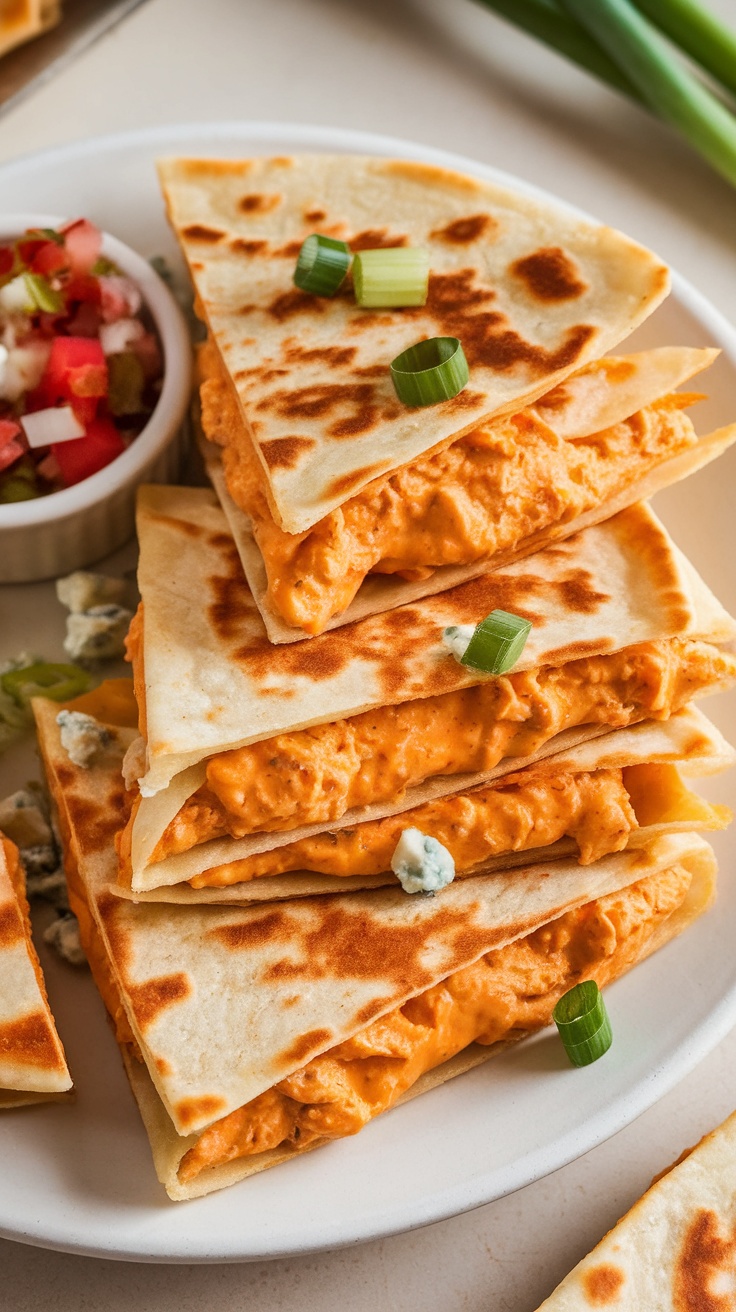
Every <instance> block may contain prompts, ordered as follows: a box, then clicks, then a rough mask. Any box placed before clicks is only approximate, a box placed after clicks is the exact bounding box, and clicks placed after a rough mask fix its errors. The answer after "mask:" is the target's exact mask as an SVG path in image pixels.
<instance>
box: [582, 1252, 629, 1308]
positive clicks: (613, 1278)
mask: <svg viewBox="0 0 736 1312" xmlns="http://www.w3.org/2000/svg"><path fill="white" fill-rule="evenodd" d="M624 1280H625V1276H624V1273H623V1271H622V1270H621V1269H620V1268H619V1267H617V1266H613V1265H612V1264H611V1263H610V1262H602V1263H601V1265H600V1266H592V1267H590V1268H589V1269H588V1270H587V1271H586V1272H584V1274H583V1289H584V1291H585V1295H586V1297H587V1299H588V1302H589V1303H590V1304H592V1306H593V1307H606V1306H607V1305H608V1304H609V1303H614V1302H615V1301H616V1299H617V1298H618V1295H619V1292H620V1290H621V1286H622V1285H623V1283H624Z"/></svg>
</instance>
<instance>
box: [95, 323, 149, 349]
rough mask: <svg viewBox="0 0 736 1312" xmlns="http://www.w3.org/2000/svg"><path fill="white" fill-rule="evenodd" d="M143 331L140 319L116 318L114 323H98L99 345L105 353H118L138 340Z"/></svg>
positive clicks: (143, 333)
mask: <svg viewBox="0 0 736 1312" xmlns="http://www.w3.org/2000/svg"><path fill="white" fill-rule="evenodd" d="M145 332H146V330H145V328H144V327H143V324H142V323H141V321H140V319H116V320H115V322H114V323H103V324H100V346H101V347H102V349H103V351H104V352H105V355H119V354H121V353H122V352H123V351H127V350H128V348H129V347H130V346H132V344H133V342H138V341H140V339H141V337H143V336H145Z"/></svg>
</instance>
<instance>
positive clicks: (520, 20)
mask: <svg viewBox="0 0 736 1312" xmlns="http://www.w3.org/2000/svg"><path fill="white" fill-rule="evenodd" d="M478 2H479V3H480V4H484V5H485V6H486V8H487V9H492V10H493V11H494V13H496V14H498V15H499V17H501V18H505V19H506V21H507V22H508V23H513V24H514V26H515V27H519V28H521V30H522V32H527V33H528V35H529V36H532V37H536V39H537V40H538V41H543V42H544V43H545V45H547V46H549V47H550V49H551V50H555V51H556V52H557V54H559V55H564V57H565V58H566V59H569V60H570V61H571V62H572V63H573V64H578V65H579V67H580V68H584V69H585V71H586V72H587V73H591V74H592V75H593V77H597V78H599V79H600V81H601V82H607V83H608V84H609V86H611V87H613V88H614V89H615V90H616V91H623V92H624V94H625V95H627V96H630V97H631V99H632V100H638V101H641V98H642V97H641V94H640V92H639V91H638V90H637V88H636V87H635V86H634V84H633V82H631V80H630V79H629V78H628V77H626V75H625V74H624V73H622V72H621V70H620V68H619V67H618V65H617V64H615V63H614V62H613V60H612V59H609V57H608V55H607V54H606V52H605V50H601V48H600V46H599V45H598V42H597V41H594V40H593V39H592V37H589V36H588V33H587V32H586V31H585V29H584V28H583V27H581V26H580V24H579V23H576V22H575V19H574V18H569V17H568V15H567V14H563V13H561V12H560V10H559V8H558V6H557V4H556V3H555V0H478ZM594 2H595V0H593V3H594ZM662 3H663V4H665V5H666V4H667V3H668V0H662Z"/></svg>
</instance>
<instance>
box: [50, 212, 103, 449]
mask: <svg viewBox="0 0 736 1312" xmlns="http://www.w3.org/2000/svg"><path fill="white" fill-rule="evenodd" d="M60 232H61V233H62V235H63V237H64V245H65V247H66V252H67V255H68V256H69V263H70V265H71V269H72V273H75V274H83V275H84V274H89V273H91V271H92V266H93V264H94V263H95V261H96V260H97V259H98V258H99V254H100V250H101V248H102V233H101V232H100V230H99V228H96V227H95V225H94V224H93V223H90V221H89V219H77V220H76V222H74V223H69V224H67V225H66V226H65V227H63V228H61V229H60ZM80 441H81V438H80Z"/></svg>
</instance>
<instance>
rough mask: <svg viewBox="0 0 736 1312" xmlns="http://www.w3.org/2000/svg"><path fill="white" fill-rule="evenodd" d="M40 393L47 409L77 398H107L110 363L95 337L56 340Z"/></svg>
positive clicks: (41, 383)
mask: <svg viewBox="0 0 736 1312" xmlns="http://www.w3.org/2000/svg"><path fill="white" fill-rule="evenodd" d="M37 391H38V392H39V393H40V394H41V395H43V396H44V397H45V401H46V404H47V405H57V404H58V402H59V401H73V400H74V399H75V397H77V396H98V397H99V396H105V394H106V392H107V362H106V360H105V354H104V351H103V350H102V347H101V345H100V343H99V341H97V340H95V338H93V337H55V338H54V340H53V342H52V343H51V354H50V355H49V359H48V364H47V365H46V368H45V369H44V372H43V377H42V378H41V382H40V383H39V386H38V389H37Z"/></svg>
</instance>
